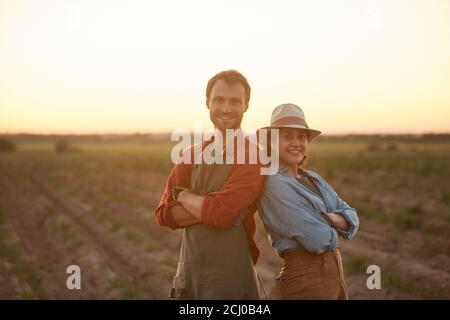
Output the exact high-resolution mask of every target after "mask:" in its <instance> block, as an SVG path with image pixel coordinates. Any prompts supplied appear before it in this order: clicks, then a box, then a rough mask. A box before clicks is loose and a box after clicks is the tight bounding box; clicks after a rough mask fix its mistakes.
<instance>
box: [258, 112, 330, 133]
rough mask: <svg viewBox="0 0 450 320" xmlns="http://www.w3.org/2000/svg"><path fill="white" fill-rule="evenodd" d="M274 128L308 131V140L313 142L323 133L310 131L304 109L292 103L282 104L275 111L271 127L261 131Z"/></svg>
mask: <svg viewBox="0 0 450 320" xmlns="http://www.w3.org/2000/svg"><path fill="white" fill-rule="evenodd" d="M272 128H273V129H274V128H294V129H302V130H305V131H307V133H308V139H309V140H310V141H311V140H312V139H314V138H316V137H317V136H318V135H320V134H321V133H322V132H321V131H319V130H314V129H310V128H309V127H308V124H307V123H306V120H305V114H304V113H303V110H302V108H300V107H299V106H297V105H295V104H292V103H284V104H280V105H279V106H278V107H276V108H275V109H273V111H272V116H271V118H270V126H267V127H263V128H261V129H272Z"/></svg>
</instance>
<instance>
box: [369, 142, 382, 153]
mask: <svg viewBox="0 0 450 320" xmlns="http://www.w3.org/2000/svg"><path fill="white" fill-rule="evenodd" d="M380 150H381V144H380V143H379V142H371V143H369V144H368V145H367V151H380Z"/></svg>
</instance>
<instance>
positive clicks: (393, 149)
mask: <svg viewBox="0 0 450 320" xmlns="http://www.w3.org/2000/svg"><path fill="white" fill-rule="evenodd" d="M386 151H388V152H396V151H398V147H397V145H396V144H395V143H390V144H388V146H387V147H386Z"/></svg>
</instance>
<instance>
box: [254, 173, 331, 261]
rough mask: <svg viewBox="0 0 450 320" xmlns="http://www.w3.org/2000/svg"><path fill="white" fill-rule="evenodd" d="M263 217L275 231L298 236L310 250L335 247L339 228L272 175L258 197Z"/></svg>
mask: <svg viewBox="0 0 450 320" xmlns="http://www.w3.org/2000/svg"><path fill="white" fill-rule="evenodd" d="M259 210H260V214H261V218H262V220H263V221H264V223H265V224H267V225H268V226H269V227H270V228H271V229H272V230H273V231H274V232H276V233H278V234H280V235H282V236H283V237H286V238H291V239H295V240H297V241H298V242H299V243H300V245H302V246H303V247H304V248H305V249H306V250H308V251H310V252H316V253H323V252H325V251H332V250H335V248H336V245H337V240H338V235H337V232H336V230H335V229H334V228H332V227H331V226H330V225H328V224H327V223H326V222H325V221H324V220H323V219H322V218H321V217H320V216H318V214H317V213H316V212H314V211H313V210H312V209H311V208H310V207H309V206H308V204H307V203H306V200H305V199H304V198H303V197H301V196H300V195H299V194H298V193H297V192H296V190H295V189H294V188H292V187H291V186H290V185H289V184H288V183H286V181H283V180H282V178H280V175H275V176H269V177H268V178H267V181H266V184H265V186H264V189H263V193H262V196H261V198H260V200H259Z"/></svg>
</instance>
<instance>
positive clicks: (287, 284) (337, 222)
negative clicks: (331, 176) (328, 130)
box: [258, 104, 359, 300]
mask: <svg viewBox="0 0 450 320" xmlns="http://www.w3.org/2000/svg"><path fill="white" fill-rule="evenodd" d="M263 129H268V130H270V131H271V132H272V131H273V129H279V131H278V132H279V146H278V148H279V160H280V161H279V163H280V168H279V170H278V173H277V174H275V175H271V176H268V177H267V180H266V183H265V185H264V188H263V191H262V194H261V197H260V199H259V203H258V205H259V213H260V215H261V218H262V220H263V222H264V225H265V228H266V231H267V232H268V234H269V238H270V240H271V243H272V246H273V247H274V248H275V249H276V250H277V252H278V254H279V255H280V257H282V258H283V259H284V266H283V268H282V270H281V272H280V275H279V276H278V277H277V278H276V287H277V294H278V297H279V298H280V299H321V300H322V299H344V300H346V299H348V295H347V286H346V283H345V280H344V274H343V270H342V259H341V256H340V253H339V249H338V238H339V236H341V237H343V238H345V239H351V238H352V237H353V236H354V235H355V234H356V231H357V230H358V226H359V220H358V216H357V214H356V211H355V209H353V208H351V207H349V206H348V205H347V203H345V202H344V201H343V200H341V199H340V198H339V196H338V195H337V194H336V192H335V191H334V190H333V188H332V187H331V186H330V185H329V184H328V183H327V182H326V181H325V180H324V179H323V178H322V177H321V176H319V175H318V174H317V173H315V172H313V171H309V170H304V169H302V168H301V166H302V165H303V164H304V162H305V160H306V151H307V148H308V144H309V142H311V141H312V140H313V139H314V138H315V137H317V136H318V135H319V134H320V133H321V132H320V131H317V130H313V129H309V128H308V125H307V124H306V121H305V116H304V113H303V111H302V109H301V108H300V107H298V106H296V105H294V104H282V105H280V106H278V107H276V108H275V109H274V110H273V112H272V118H271V125H270V126H269V127H265V128H263ZM272 134H273V132H272ZM272 147H274V146H272Z"/></svg>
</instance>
